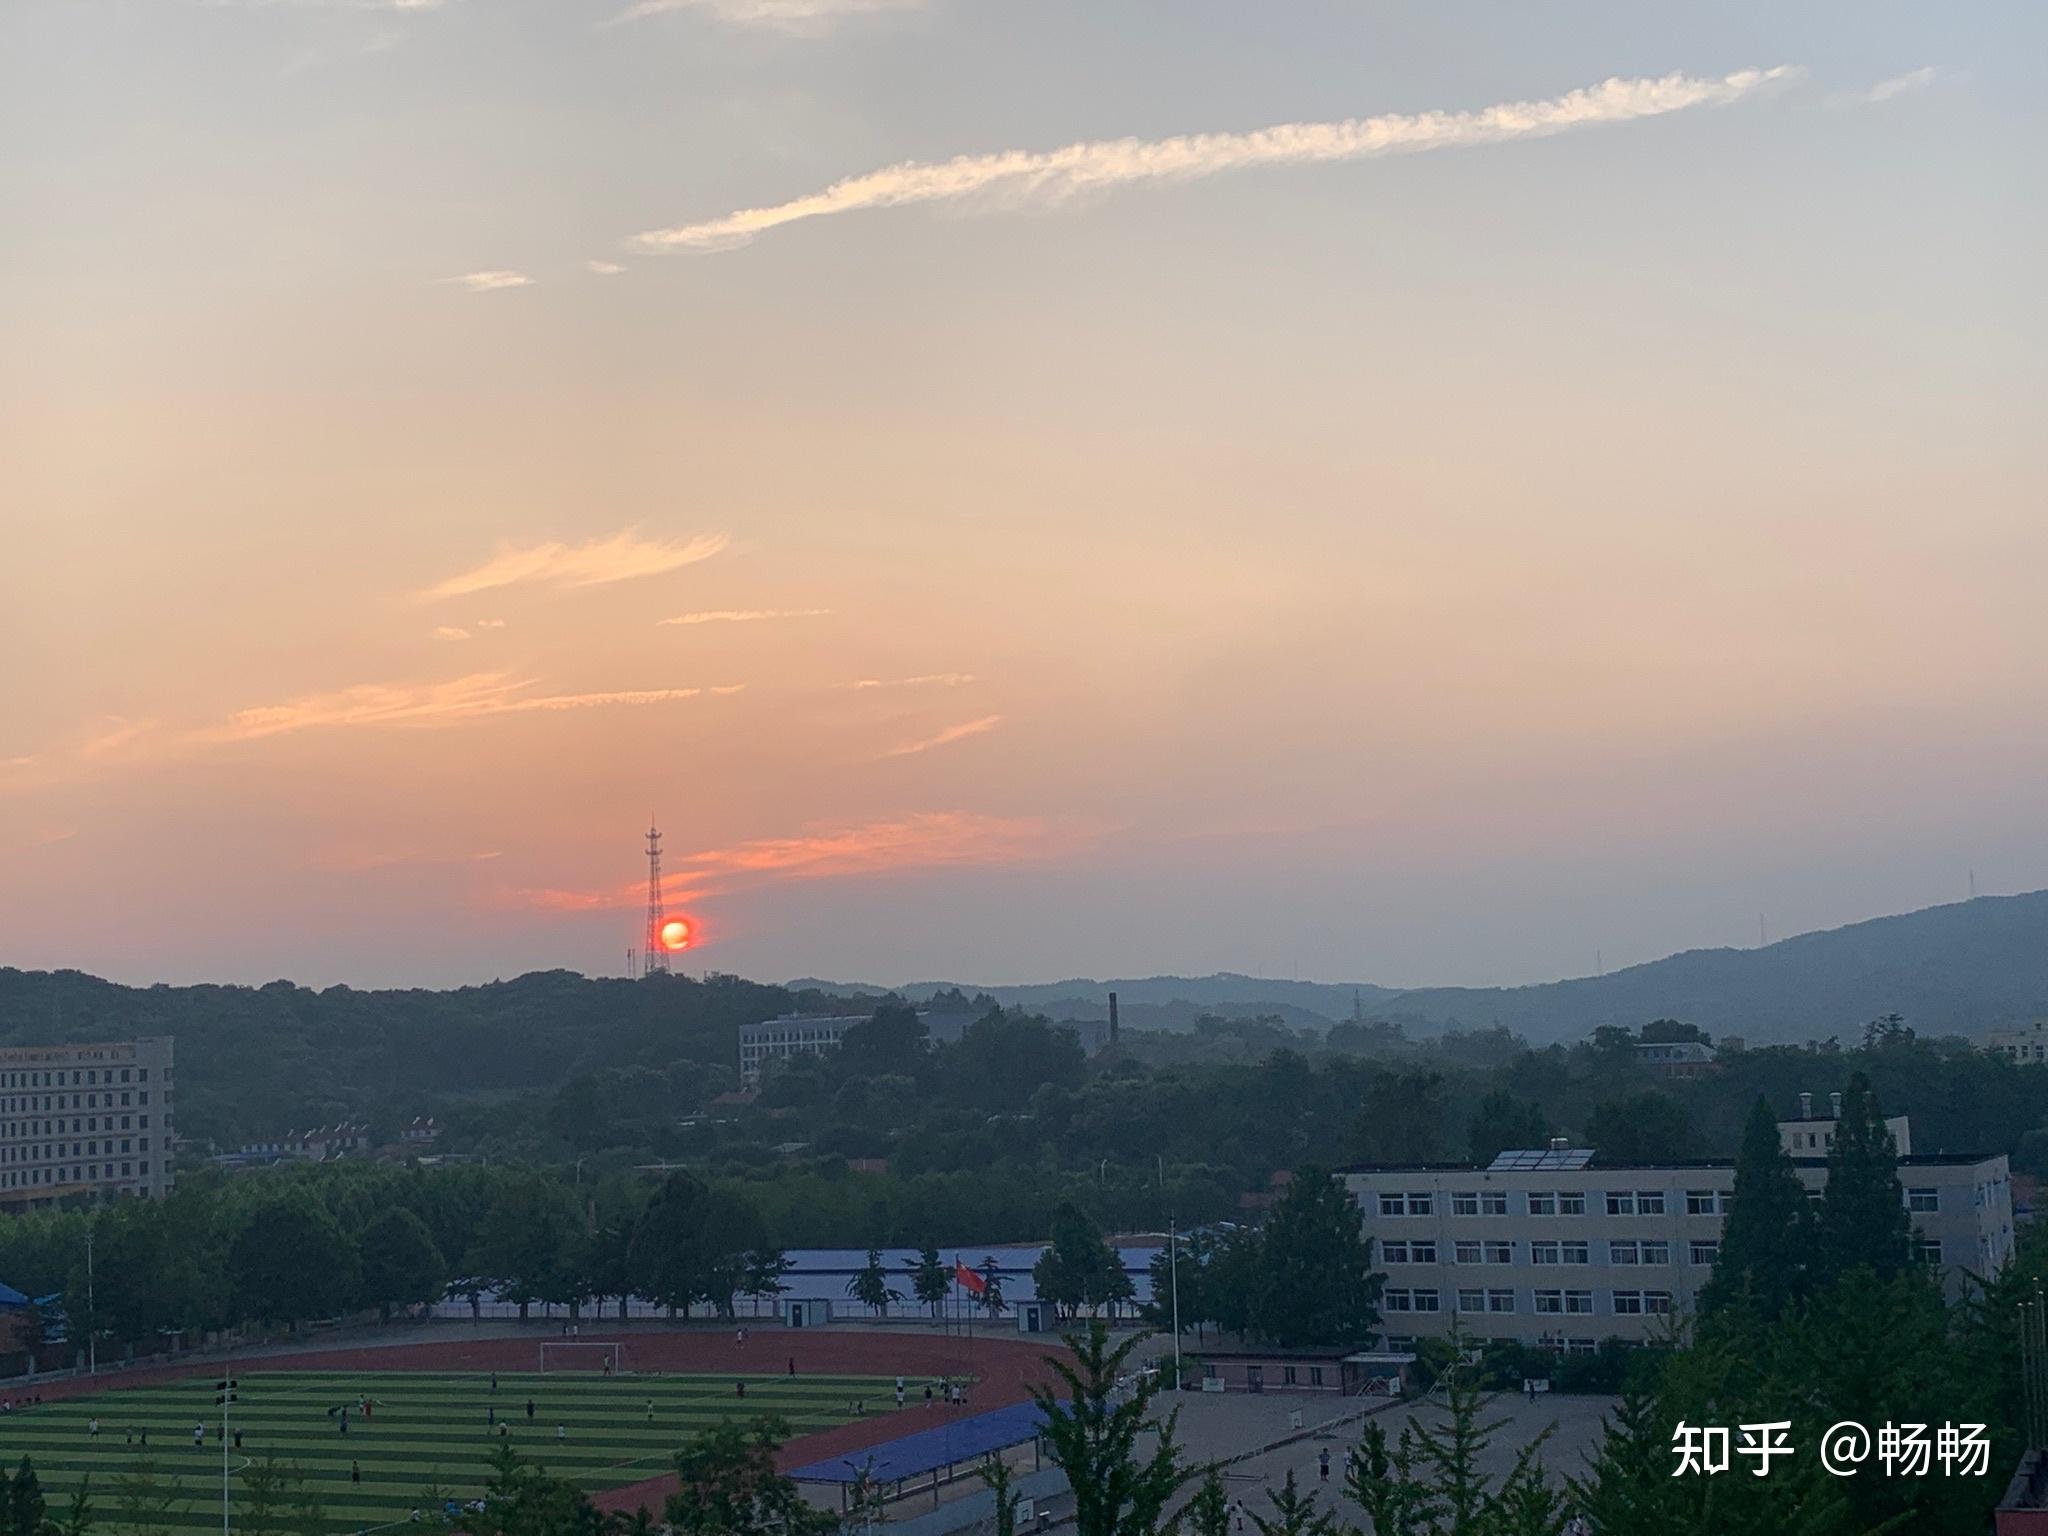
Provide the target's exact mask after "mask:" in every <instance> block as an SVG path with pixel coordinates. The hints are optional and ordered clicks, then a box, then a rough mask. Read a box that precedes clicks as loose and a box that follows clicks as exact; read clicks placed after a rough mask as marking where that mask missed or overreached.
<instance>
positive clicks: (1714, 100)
mask: <svg viewBox="0 0 2048 1536" xmlns="http://www.w3.org/2000/svg"><path fill="white" fill-rule="evenodd" d="M1801 73H1802V71H1801V70H1799V69H1798V68H1796V67H1792V66H1780V67H1777V68H1774V69H1744V70H1738V71H1737V72H1736V73H1734V74H1732V75H1723V76H1721V77H1719V78H1718V79H1715V78H1697V77H1694V76H1691V75H1675V74H1674V75H1664V76H1661V77H1660V78H1657V79H1654V80H1648V79H1637V80H1623V79H1612V80H1604V81H1602V82H1601V83H1600V84H1598V85H1594V86H1587V87H1585V88H1583V89H1581V90H1576V91H1571V92H1569V93H1567V94H1565V95H1563V96H1553V97H1550V98H1548V99H1547V100H1542V101H1509V102H1501V103H1498V104H1496V105H1494V106H1490V107H1482V108H1480V109H1478V110H1477V111H1471V112H1421V113H1412V114H1411V113H1400V112H1397V113H1389V114H1386V115H1384V116H1380V117H1355V118H1347V119H1345V120H1344V121H1342V122H1334V123H1282V124H1280V125H1278V126H1276V127H1272V128H1261V129H1258V130H1257V131H1255V132H1252V133H1203V134H1189V135H1184V136H1181V137H1177V138H1171V139H1152V140H1147V139H1104V140H1098V141H1094V142H1087V143H1081V144H1069V145H1068V146H1067V147H1066V148H1064V149H1055V150H1050V151H1043V152H1040V151H1028V150H1006V151H1003V152H1002V153H1000V154H993V155H962V156H959V157H957V158H955V159H952V160H942V161H936V162H924V161H915V160H913V161H906V162H905V163H903V164H901V165H893V166H889V167H888V168H886V169H884V170H879V171H870V172H868V173H867V174H866V175H862V176H851V177H848V178H846V179H845V180H843V181H836V182H834V183H833V184H832V185H831V186H829V187H827V188H825V190H824V191H822V192H814V193H812V194H810V195H809V196H808V197H799V198H795V199H792V200H791V201H789V202H786V203H775V204H772V205H770V206H768V207H763V208H742V209H739V210H738V211H737V212H734V213H729V214H726V215H725V216H724V217H723V218H717V219H708V220H706V221H704V222H702V223H698V224H680V225H677V226H675V227H674V228H672V229H651V230H648V231H646V232H644V233H642V234H639V235H636V236H634V238H633V241H632V244H633V245H635V246H636V247H638V248H639V249H641V250H645V251H723V250H731V249H733V248H734V247H736V246H741V245H745V244H746V243H747V242H748V241H750V240H752V239H753V238H754V237H755V236H756V235H759V234H761V233H763V232H765V231H767V230H771V229H775V228H777V227H779V226H780V225H783V224H794V223H796V222H797V221H798V220H800V219H818V218H824V217H827V216H828V215H831V214H836V213H854V212H857V211H859V210H861V209H864V208H900V207H903V206H905V205H907V204H911V203H943V202H954V201H958V200H961V199H965V198H980V199H983V200H985V201H993V202H994V203H995V204H996V205H998V206H1002V207H1021V206H1031V205H1043V204H1047V203H1056V202H1059V201H1061V200H1062V199H1065V198H1069V197H1073V196H1075V195H1077V194H1080V193H1084V192H1091V191H1100V190H1103V189H1105V188H1109V187H1118V186H1125V185H1129V184H1130V183H1133V182H1144V181H1188V180H1192V179H1193V178H1195V177H1198V176H1215V175H1219V174H1221V173H1222V172H1225V171H1238V170H1245V169H1248V168H1250V167H1253V166H1261V165H1310V164H1319V163H1323V162H1327V161H1337V160H1367V159H1373V158H1376V157H1378V156H1381V155H1394V154H1414V153H1419V152H1421V151H1424V150H1431V149H1457V148H1465V147H1469V146H1472V145H1478V144H1500V143H1504V142H1506V141H1508V140H1510V139H1533V138H1547V137H1550V136H1551V135H1554V134H1560V133H1569V132H1571V131H1573V130H1574V129H1579V128H1593V127H1598V126H1600V125H1602V124H1607V123H1627V122H1634V121H1636V120H1638V119H1640V118H1646V117H1663V116H1666V115H1667V114H1669V113H1673V112H1684V111H1688V110H1690V109H1691V108H1694V107H1717V106H1727V105H1729V104H1730V103H1732V102H1737V101H1741V100H1744V99H1745V98H1747V97H1751V96H1754V95H1756V94H1758V93H1759V92H1761V91H1763V90H1765V89H1767V88H1769V87H1771V86H1773V85H1778V84H1781V83H1783V82H1785V81H1788V80H1792V79H1795V78H1797V77H1798V76H1799V75H1800V74H1801Z"/></svg>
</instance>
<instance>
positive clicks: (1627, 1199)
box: [1607, 1189, 1636, 1216]
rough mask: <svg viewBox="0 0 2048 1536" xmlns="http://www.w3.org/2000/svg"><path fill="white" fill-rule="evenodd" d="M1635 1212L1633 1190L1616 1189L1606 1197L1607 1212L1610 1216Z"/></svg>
mask: <svg viewBox="0 0 2048 1536" xmlns="http://www.w3.org/2000/svg"><path fill="white" fill-rule="evenodd" d="M1635 1213H1636V1196H1635V1191H1634V1190H1629V1189H1618V1190H1615V1191H1614V1192H1613V1193H1611V1194H1609V1195H1608V1197H1607V1214H1608V1215H1610V1216H1633V1215H1635Z"/></svg>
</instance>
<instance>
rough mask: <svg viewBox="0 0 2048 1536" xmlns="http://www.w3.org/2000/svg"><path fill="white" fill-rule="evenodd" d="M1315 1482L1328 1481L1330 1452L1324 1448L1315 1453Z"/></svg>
mask: <svg viewBox="0 0 2048 1536" xmlns="http://www.w3.org/2000/svg"><path fill="white" fill-rule="evenodd" d="M1316 1480H1317V1481H1318V1482H1323V1483H1327V1482H1328V1481H1329V1480H1330V1452H1329V1450H1328V1448H1325V1449H1323V1450H1321V1451H1318V1452H1317V1453H1316Z"/></svg>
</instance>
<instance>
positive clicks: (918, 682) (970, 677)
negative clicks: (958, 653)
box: [846, 672, 976, 688]
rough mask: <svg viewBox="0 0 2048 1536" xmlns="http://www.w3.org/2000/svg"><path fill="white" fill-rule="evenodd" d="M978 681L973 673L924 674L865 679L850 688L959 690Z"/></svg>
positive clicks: (852, 683) (849, 684) (855, 682)
mask: <svg viewBox="0 0 2048 1536" xmlns="http://www.w3.org/2000/svg"><path fill="white" fill-rule="evenodd" d="M974 681H976V678H975V676H974V674H973V673H972V672H924V673H920V674H919V675H918V676H916V677H863V678H860V679H857V680H856V681H854V682H851V683H848V684H847V685H846V686H847V687H849V688H958V687H960V686H962V685H963V684H966V683H971V682H974Z"/></svg>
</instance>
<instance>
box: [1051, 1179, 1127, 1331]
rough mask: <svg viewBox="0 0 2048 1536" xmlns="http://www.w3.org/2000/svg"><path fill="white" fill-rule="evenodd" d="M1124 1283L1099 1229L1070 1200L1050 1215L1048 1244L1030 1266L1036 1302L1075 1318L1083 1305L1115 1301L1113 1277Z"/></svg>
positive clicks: (1120, 1267)
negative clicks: (1044, 1302) (1050, 1224)
mask: <svg viewBox="0 0 2048 1536" xmlns="http://www.w3.org/2000/svg"><path fill="white" fill-rule="evenodd" d="M1119 1277H1121V1278H1123V1279H1124V1280H1125V1281H1126V1284H1125V1286H1124V1287H1123V1294H1124V1295H1128V1294H1130V1291H1129V1286H1128V1277H1127V1276H1124V1275H1123V1263H1122V1261H1121V1260H1120V1259H1118V1258H1117V1256H1116V1254H1115V1253H1114V1252H1113V1251H1112V1250H1111V1249H1110V1246H1109V1244H1107V1243H1106V1242H1104V1241H1103V1239H1102V1230H1101V1229H1100V1228H1099V1227H1097V1226H1096V1225H1095V1223H1094V1222H1092V1221H1090V1220H1089V1219H1088V1217H1087V1215H1086V1214H1085V1213H1084V1212H1083V1211H1082V1210H1081V1208H1080V1207H1079V1206H1077V1205H1075V1204H1074V1203H1073V1202H1072V1201H1062V1202H1061V1203H1060V1206H1059V1209H1058V1210H1056V1211H1054V1212H1053V1213H1052V1244H1051V1246H1050V1247H1048V1248H1047V1249H1046V1250H1045V1251H1044V1252H1043V1253H1041V1254H1040V1255H1039V1256H1038V1262H1037V1263H1035V1264H1033V1265H1032V1266H1031V1278H1032V1280H1033V1281H1034V1283H1035V1284H1036V1285H1037V1287H1038V1295H1039V1299H1040V1300H1042V1301H1050V1302H1051V1303H1052V1304H1053V1305H1054V1306H1055V1307H1056V1308H1057V1309H1058V1310H1059V1313H1060V1315H1061V1316H1063V1317H1073V1316H1075V1315H1076V1314H1077V1313H1078V1312H1079V1311H1080V1309H1081V1308H1082V1306H1083V1305H1087V1304H1092V1305H1094V1306H1096V1307H1097V1308H1100V1306H1101V1305H1102V1304H1103V1303H1104V1302H1106V1301H1112V1300H1116V1299H1117V1291H1118V1287H1117V1284H1116V1280H1117V1278H1119Z"/></svg>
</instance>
